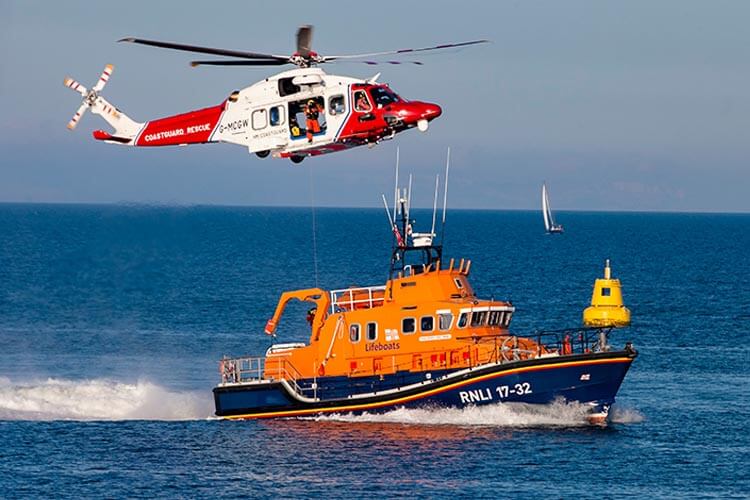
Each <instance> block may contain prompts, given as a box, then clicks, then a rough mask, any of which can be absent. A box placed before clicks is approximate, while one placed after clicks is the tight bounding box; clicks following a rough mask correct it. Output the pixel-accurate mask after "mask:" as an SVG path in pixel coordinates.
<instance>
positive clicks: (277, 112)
mask: <svg viewBox="0 0 750 500" xmlns="http://www.w3.org/2000/svg"><path fill="white" fill-rule="evenodd" d="M268 121H269V122H270V123H271V126H272V127H276V126H278V125H283V124H284V108H283V107H282V106H274V107H273V108H271V110H270V111H269V112H268Z"/></svg>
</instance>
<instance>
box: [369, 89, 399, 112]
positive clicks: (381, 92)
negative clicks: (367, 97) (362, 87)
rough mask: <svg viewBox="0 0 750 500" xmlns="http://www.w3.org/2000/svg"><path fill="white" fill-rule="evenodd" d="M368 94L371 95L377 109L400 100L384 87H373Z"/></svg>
mask: <svg viewBox="0 0 750 500" xmlns="http://www.w3.org/2000/svg"><path fill="white" fill-rule="evenodd" d="M370 94H372V98H373V99H374V100H375V104H377V106H378V107H379V108H382V107H383V106H388V105H389V104H393V103H394V102H399V101H400V100H401V98H399V96H397V95H396V94H394V93H393V92H392V91H391V90H390V89H389V88H386V87H374V88H373V89H372V90H370Z"/></svg>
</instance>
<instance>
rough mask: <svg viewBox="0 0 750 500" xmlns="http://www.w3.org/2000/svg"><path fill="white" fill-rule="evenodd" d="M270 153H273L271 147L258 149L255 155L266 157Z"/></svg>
mask: <svg viewBox="0 0 750 500" xmlns="http://www.w3.org/2000/svg"><path fill="white" fill-rule="evenodd" d="M269 154H271V150H270V149H265V150H263V151H256V152H255V156H257V157H258V158H265V157H266V156H268V155H269Z"/></svg>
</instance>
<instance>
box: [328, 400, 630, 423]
mask: <svg viewBox="0 0 750 500" xmlns="http://www.w3.org/2000/svg"><path fill="white" fill-rule="evenodd" d="M590 409H591V407H590V406H588V405H585V404H580V403H566V402H563V401H556V402H553V403H550V404H548V405H530V404H522V403H503V404H495V405H487V406H470V407H467V408H398V409H395V410H392V411H389V412H386V413H363V414H361V415H347V414H340V415H339V414H336V415H327V416H321V417H316V418H317V419H318V420H334V421H345V422H391V423H401V424H417V425H420V424H421V425H460V426H495V427H577V426H588V425H590V424H589V422H588V420H587V418H586V416H587V414H588V412H589V411H590ZM617 414H618V415H623V418H625V420H627V421H636V420H635V416H636V415H640V414H639V413H637V412H635V411H634V410H629V413H627V415H625V414H622V413H619V412H618V413H617ZM618 422H619V420H618Z"/></svg>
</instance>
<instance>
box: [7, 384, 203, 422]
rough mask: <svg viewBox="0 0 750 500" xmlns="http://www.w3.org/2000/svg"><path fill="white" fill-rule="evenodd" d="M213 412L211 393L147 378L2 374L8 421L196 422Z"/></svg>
mask: <svg viewBox="0 0 750 500" xmlns="http://www.w3.org/2000/svg"><path fill="white" fill-rule="evenodd" d="M212 412H213V408H212V401H211V400H210V397H209V396H207V395H206V394H203V393H195V392H175V391H171V390H169V389H166V388H164V387H162V386H159V385H156V384H154V383H152V382H148V381H138V382H137V383H133V384H128V383H123V382H117V381H113V380H106V379H92V380H63V379H55V378H50V379H47V380H44V381H38V382H24V383H14V382H12V381H11V380H9V379H7V378H0V419H3V420H196V419H205V418H207V417H209V416H210V415H211V413H212Z"/></svg>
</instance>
